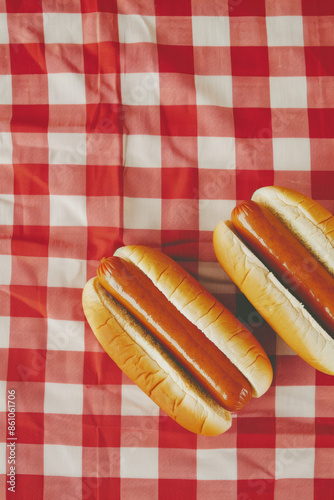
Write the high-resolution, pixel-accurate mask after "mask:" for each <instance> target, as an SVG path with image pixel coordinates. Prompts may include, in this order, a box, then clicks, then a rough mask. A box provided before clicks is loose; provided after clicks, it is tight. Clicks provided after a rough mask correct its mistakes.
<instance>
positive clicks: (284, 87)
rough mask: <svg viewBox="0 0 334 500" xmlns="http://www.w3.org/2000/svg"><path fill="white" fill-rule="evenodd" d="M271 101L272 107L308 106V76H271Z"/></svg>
mask: <svg viewBox="0 0 334 500" xmlns="http://www.w3.org/2000/svg"><path fill="white" fill-rule="evenodd" d="M270 103H271V107H272V108H307V88H306V78H305V77H303V76H284V77H282V76H272V77H270Z"/></svg>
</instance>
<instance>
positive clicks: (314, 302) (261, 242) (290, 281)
mask: <svg viewBox="0 0 334 500" xmlns="http://www.w3.org/2000/svg"><path fill="white" fill-rule="evenodd" d="M232 222H233V225H234V226H235V228H236V229H237V231H238V233H239V234H240V236H241V238H242V239H243V240H244V241H245V243H246V244H247V245H248V246H249V247H250V249H251V250H253V251H254V252H255V253H256V254H257V256H258V257H259V258H260V260H262V262H263V263H264V264H265V265H266V266H267V267H268V268H269V269H270V270H271V271H272V272H273V273H274V274H275V275H276V277H277V278H278V279H279V280H280V281H281V282H282V283H283V284H284V285H286V286H287V287H288V288H289V289H290V291H291V292H292V293H293V294H294V295H295V297H297V298H298V299H299V300H300V301H301V302H302V303H303V304H304V306H305V307H306V308H307V309H308V310H309V312H310V313H311V314H313V315H314V316H315V317H317V319H318V321H319V323H321V324H322V325H323V326H324V328H325V329H326V330H327V331H328V333H329V334H330V335H333V333H334V306H333V298H334V279H333V278H332V276H331V275H330V274H329V273H328V272H327V271H326V269H325V268H324V267H323V266H322V265H321V264H320V263H319V262H318V261H317V260H316V259H315V258H314V257H313V256H312V255H311V254H310V253H309V251H308V250H306V248H305V247H304V246H303V245H302V244H301V243H300V242H299V241H298V240H297V238H295V236H294V235H293V234H292V233H291V232H290V231H289V230H288V229H287V228H286V227H285V226H284V225H283V224H282V223H281V222H280V221H279V220H278V219H277V218H276V217H275V215H273V214H272V213H271V212H270V211H269V210H268V209H267V208H266V207H263V206H260V205H258V204H257V203H255V202H253V201H246V202H243V203H241V204H240V205H238V206H237V207H236V208H235V209H234V210H233V212H232Z"/></svg>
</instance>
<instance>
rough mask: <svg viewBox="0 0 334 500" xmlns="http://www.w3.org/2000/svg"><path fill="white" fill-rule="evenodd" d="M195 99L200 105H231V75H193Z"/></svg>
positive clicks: (228, 106) (229, 106)
mask: <svg viewBox="0 0 334 500" xmlns="http://www.w3.org/2000/svg"><path fill="white" fill-rule="evenodd" d="M195 86H196V101H197V104H200V105H205V104H207V105H210V106H224V107H227V108H231V107H232V106H233V95H232V76H229V75H195Z"/></svg>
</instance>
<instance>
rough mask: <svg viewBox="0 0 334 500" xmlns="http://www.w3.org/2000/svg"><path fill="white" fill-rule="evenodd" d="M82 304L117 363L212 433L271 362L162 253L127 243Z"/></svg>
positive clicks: (259, 385)
mask: <svg viewBox="0 0 334 500" xmlns="http://www.w3.org/2000/svg"><path fill="white" fill-rule="evenodd" d="M83 308H84V312H85V315H86V317H87V320H88V322H89V324H90V326H91V327H92V329H93V331H94V333H95V335H96V337H97V338H98V340H99V341H100V343H101V345H102V346H103V347H104V349H105V350H106V351H107V352H108V354H109V355H110V356H111V357H112V359H113V360H114V361H115V362H116V363H117V364H118V366H119V367H120V368H121V369H122V370H123V371H124V372H125V373H126V375H128V376H129V377H130V378H131V379H132V380H133V381H134V382H135V383H137V385H138V386H139V387H140V388H141V389H143V390H144V392H146V394H148V395H149V396H150V397H151V398H152V399H153V401H155V402H156V403H157V404H158V405H159V406H160V408H161V409H162V410H163V411H165V412H166V413H167V414H168V415H169V416H171V417H172V418H174V420H176V421H177V422H179V423H180V424H181V425H182V426H184V427H185V428H187V429H189V430H191V431H193V432H196V433H200V434H205V435H216V434H220V433H222V432H224V431H226V430H227V429H228V428H229V427H230V426H231V414H230V411H237V410H239V409H241V408H242V407H243V406H244V405H245V404H246V403H247V402H248V401H249V400H250V398H251V396H252V395H253V396H256V397H258V396H260V395H262V394H263V393H264V392H265V391H266V390H267V389H268V388H269V386H270V384H271V381H272V367H271V364H270V362H269V360H268V358H267V356H266V354H265V352H264V350H263V349H262V347H261V346H260V345H259V343H258V342H257V341H256V339H255V338H254V337H253V335H252V334H251V333H250V332H249V331H248V330H247V329H246V328H245V327H244V326H243V324H242V323H241V322H239V321H238V320H237V319H236V318H235V317H234V316H233V315H232V314H231V313H230V312H229V311H228V310H227V309H226V308H224V307H223V306H222V305H221V304H220V303H218V302H217V300H215V298H214V297H213V296H212V295H211V294H210V293H209V292H208V291H207V290H205V288H203V287H202V286H201V285H200V284H199V283H198V282H197V281H196V280H195V279H194V278H193V277H191V276H190V275H189V274H188V273H187V272H186V271H185V270H184V269H183V268H182V267H181V266H180V265H178V264H177V263H176V262H174V261H173V260H172V259H170V258H169V257H168V256H167V255H165V254H163V253H161V252H159V251H157V250H154V249H152V248H148V247H143V246H128V247H122V248H121V249H119V250H118V251H117V252H116V253H115V255H114V256H113V257H111V258H108V259H103V260H102V261H101V264H100V265H99V267H98V270H97V277H96V278H92V279H91V280H89V282H88V283H87V284H86V286H85V288H84V291H83Z"/></svg>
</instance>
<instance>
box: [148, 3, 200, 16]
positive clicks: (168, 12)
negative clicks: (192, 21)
mask: <svg viewBox="0 0 334 500" xmlns="http://www.w3.org/2000/svg"><path fill="white" fill-rule="evenodd" d="M154 5H155V14H156V16H191V0H184V1H183V2H179V1H178V0H170V1H169V2H168V3H166V2H164V0H154Z"/></svg>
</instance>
